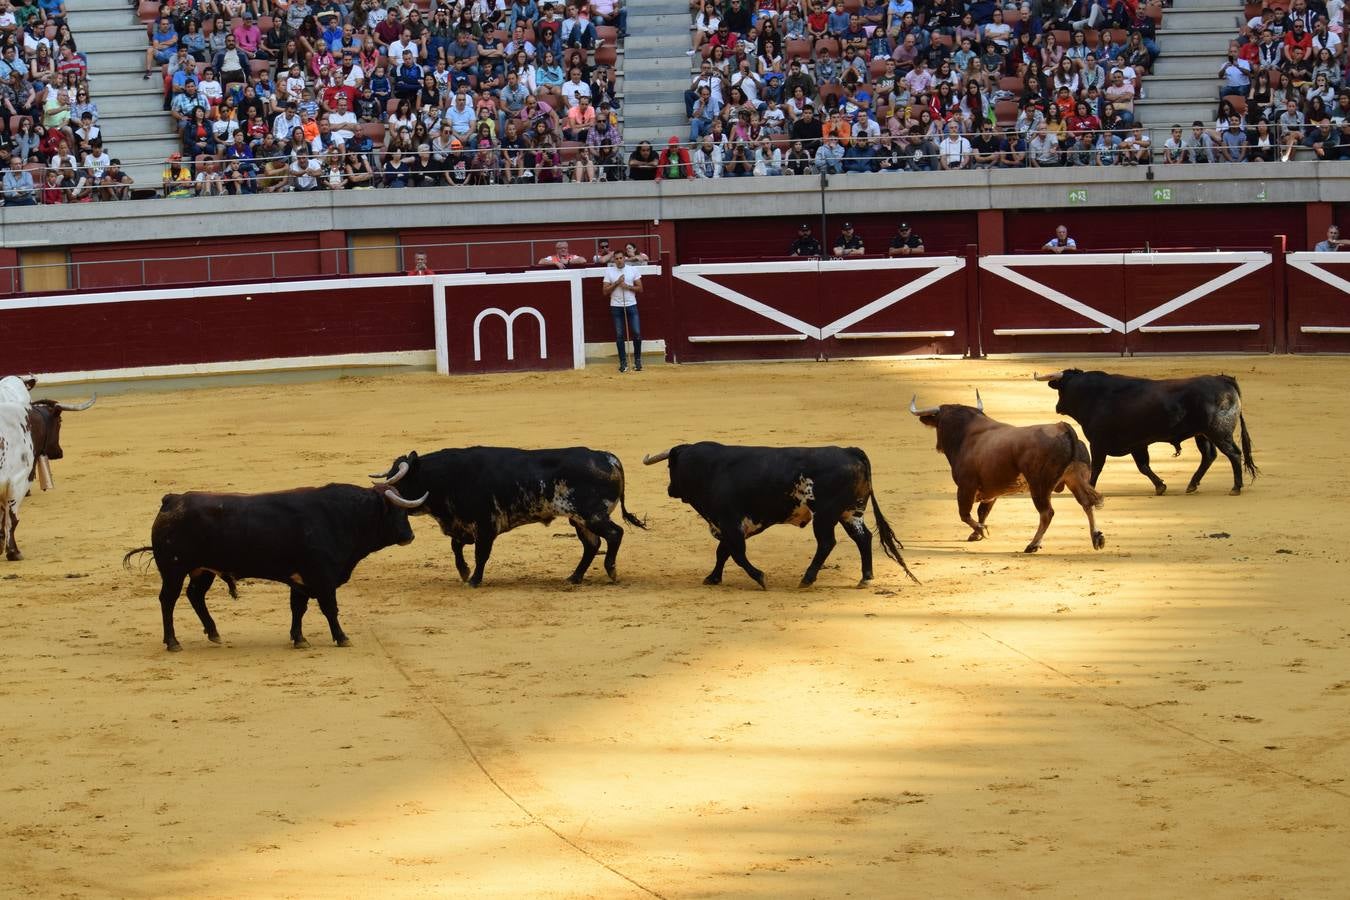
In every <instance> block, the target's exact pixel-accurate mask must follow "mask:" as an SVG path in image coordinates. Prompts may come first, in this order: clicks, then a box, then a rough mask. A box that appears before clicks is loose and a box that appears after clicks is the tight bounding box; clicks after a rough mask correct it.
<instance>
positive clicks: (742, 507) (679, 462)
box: [642, 441, 918, 587]
mask: <svg viewBox="0 0 1350 900" xmlns="http://www.w3.org/2000/svg"><path fill="white" fill-rule="evenodd" d="M662 460H669V462H670V487H669V489H668V491H667V492H668V493H669V494H670V496H671V497H674V498H675V499H677V500H683V501H684V502H685V503H688V504H689V505H690V506H692V507H693V508H694V510H695V511H696V512H697V513H698V514H699V515H700V516H702V517H703V518H704V520H705V521H707V523H708V527H709V530H710V531H711V532H712V535H713V537H714V538H716V539H717V564H716V565H715V566H713V570H712V572H710V573H709V574H708V577H707V578H705V579H703V583H704V584H720V583H721V582H722V569H723V567H724V566H725V565H726V562H727V559H728V558H731V559H733V560H735V561H736V564H737V565H739V566H740V567H741V568H742V569H744V570H745V573H746V574H747V575H749V576H750V577H751V578H753V579H754V580H755V582H756V583H758V584H759V586H760V587H764V586H765V583H764V573H763V572H762V571H760V570H759V569H757V568H755V566H754V565H753V564H752V563H751V562H750V560H749V559H748V558H747V557H746V555H745V542H746V539H747V538H749V537H751V536H752V535H756V534H759V533H760V532H761V531H764V530H765V529H766V528H769V527H771V526H773V525H779V524H790V525H796V526H798V527H801V528H805V527H806V525H807V523H809V522H811V521H812V520H813V519H814V521H815V524H814V525H813V528H814V530H815V535H816V555H815V557H814V558H813V559H812V560H811V564H810V565H809V566H808V567H807V569H806V573H805V574H804V575H802V580H801V586H802V587H806V586H807V585H810V584H812V583H813V582H814V581H815V580H816V576H817V574H818V573H819V572H820V567H821V566H822V565H824V563H825V560H826V558H827V557H828V556H829V555H830V551H831V550H833V549H834V545H835V543H836V541H835V537H834V527H835V525H836V524H842V525H843V526H844V530H845V531H847V532H848V535H849V537H851V538H852V539H853V542H854V543H855V544H857V545H858V555H859V556H860V557H861V558H862V581H863V582H864V583H865V582H867V581H870V580H871V579H872V533H871V532H870V531H868V530H867V525H866V523H864V521H863V513H864V512H865V511H866V509H867V501H868V500H869V499H870V500H871V501H872V514H873V515H874V516H875V517H876V520H877V533H878V535H879V536H880V539H881V548H882V550H883V551H885V553H886V555H887V556H889V557H890V558H891V559H893V560H895V561H896V562H898V563H899V564H900V566H901V568H903V569H904V570H905V574H906V575H909V577H910V578H911V579H913V580H914V581H918V579H917V578H914V575H913V573H911V572H910V571H909V567H908V566H906V565H905V560H904V558H903V557H901V555H900V550H901V546H900V543H899V542H898V541H897V540H896V539H895V533H894V532H893V531H892V530H891V526H890V524H889V523H888V522H887V521H886V519H885V517H883V516H882V514H881V509H880V508H878V506H877V498H876V495H875V494H874V493H873V491H872V465H871V463H870V462H869V461H868V459H867V454H865V453H863V451H862V450H859V449H858V448H857V447H847V448H845V447H728V446H725V445H723V444H716V443H713V442H711V441H702V442H700V443H697V444H680V445H678V446H675V447H672V448H670V449H669V450H666V451H663V452H661V453H657V454H655V455H654V456H647V457H645V458H644V459H643V460H642V461H643V462H644V463H646V464H647V465H652V464H654V463H658V462H661V461H662Z"/></svg>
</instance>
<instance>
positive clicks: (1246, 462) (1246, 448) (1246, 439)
mask: <svg viewBox="0 0 1350 900" xmlns="http://www.w3.org/2000/svg"><path fill="white" fill-rule="evenodd" d="M1219 377H1220V378H1222V379H1223V380H1224V381H1226V382H1228V383H1229V384H1231V385H1232V386H1233V393H1235V394H1237V397H1238V431H1239V436H1240V437H1241V438H1242V466H1243V468H1245V469H1246V470H1247V474H1248V475H1250V476H1251V478H1252V480H1253V481H1255V480H1256V476H1257V475H1259V474H1261V470H1260V469H1258V468H1257V467H1256V460H1254V459H1252V436H1251V435H1250V434H1248V433H1247V419H1246V417H1245V416H1243V415H1242V388H1240V387H1238V381H1237V379H1236V378H1234V377H1233V376H1232V375H1220V376H1219Z"/></svg>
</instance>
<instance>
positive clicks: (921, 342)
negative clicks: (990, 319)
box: [667, 257, 968, 362]
mask: <svg viewBox="0 0 1350 900" xmlns="http://www.w3.org/2000/svg"><path fill="white" fill-rule="evenodd" d="M964 264H965V261H964V260H963V259H960V258H953V257H945V258H944V257H930V258H927V259H922V260H915V261H912V262H909V263H888V262H885V261H880V260H872V261H852V262H844V263H835V262H825V263H819V264H818V263H815V262H811V261H791V262H781V263H755V264H752V263H744V264H741V263H732V264H711V265H688V266H680V267H677V268H676V269H675V271H674V273H673V275H674V281H673V297H672V306H673V309H674V312H673V317H672V324H671V334H670V335H668V336H667V345H668V346H669V347H670V348H671V355H672V356H673V358H675V359H677V360H680V361H684V362H701V361H708V360H730V359H818V358H823V359H828V358H833V357H844V356H878V355H887V356H890V355H899V354H905V353H925V354H935V353H940V354H956V355H960V354H962V353H964V352H965V350H966V346H967V337H968V334H967V328H966V284H965V281H964V278H963V276H962V272H961V269H962V267H963V266H964Z"/></svg>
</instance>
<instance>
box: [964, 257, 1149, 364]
mask: <svg viewBox="0 0 1350 900" xmlns="http://www.w3.org/2000/svg"><path fill="white" fill-rule="evenodd" d="M1095 258H1096V257H1095V255H1089V256H1086V257H1082V258H1079V259H1075V260H1074V262H1087V261H1088V260H1091V259H1095ZM1049 259H1050V258H1049V257H1046V256H1028V257H1018V258H1005V257H994V258H993V259H992V260H984V261H983V262H984V263H986V264H987V263H989V262H994V263H995V264H997V261H998V260H1004V261H1005V262H1006V263H1008V265H1007V269H1008V270H1009V271H1010V272H1012V273H1013V274H1014V275H1017V276H1021V278H1020V279H1018V280H1019V281H1020V280H1022V279H1028V280H1029V281H1031V282H1034V283H1035V284H1034V285H1028V284H1025V283H1023V284H1019V283H1016V282H1015V281H1012V280H1009V279H1008V278H1006V277H1004V276H1003V275H1002V274H1000V272H999V271H998V270H993V271H991V270H990V269H987V268H985V267H983V266H982V267H981V269H980V273H979V279H980V287H979V291H980V343H981V348H982V350H983V352H984V353H986V354H988V353H1124V352H1125V335H1124V333H1123V330H1117V329H1115V328H1114V327H1113V326H1110V325H1105V324H1103V323H1102V322H1100V321H1097V320H1094V319H1092V318H1090V317H1089V316H1088V315H1086V314H1085V312H1084V311H1075V310H1074V309H1070V308H1066V307H1065V306H1064V305H1063V302H1064V301H1065V300H1066V299H1067V301H1068V302H1070V303H1074V302H1076V303H1079V304H1082V306H1084V307H1086V308H1088V309H1090V310H1095V311H1096V312H1097V313H1099V314H1100V315H1101V316H1104V317H1109V318H1110V319H1113V320H1116V321H1117V322H1119V323H1121V324H1122V325H1123V323H1124V321H1125V319H1126V318H1127V313H1126V308H1125V271H1124V269H1125V267H1124V266H1122V265H1120V264H1119V262H1115V261H1108V260H1107V259H1106V258H1103V259H1102V261H1101V262H1100V263H1098V264H1094V265H1071V266H1064V265H1056V264H1053V263H1051V262H1050V261H1049ZM1051 293H1053V294H1057V295H1063V296H1062V297H1061V298H1060V299H1061V302H1060V303H1056V302H1055V301H1054V300H1052V299H1049V298H1048V297H1047V296H1046V294H1051ZM1088 330H1091V331H1094V332H1104V333H1081V332H1084V331H1088ZM1074 332H1079V333H1074Z"/></svg>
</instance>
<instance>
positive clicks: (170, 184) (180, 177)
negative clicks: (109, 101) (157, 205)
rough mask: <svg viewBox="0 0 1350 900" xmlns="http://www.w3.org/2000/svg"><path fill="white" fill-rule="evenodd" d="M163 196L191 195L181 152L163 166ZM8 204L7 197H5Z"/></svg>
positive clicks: (189, 170)
mask: <svg viewBox="0 0 1350 900" xmlns="http://www.w3.org/2000/svg"><path fill="white" fill-rule="evenodd" d="M164 196H165V197H173V198H180V197H191V196H192V170H191V169H190V168H188V167H187V166H185V165H183V154H181V153H170V154H169V161H168V164H167V165H165V166H164ZM6 204H7V205H8V198H6Z"/></svg>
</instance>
